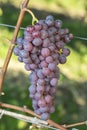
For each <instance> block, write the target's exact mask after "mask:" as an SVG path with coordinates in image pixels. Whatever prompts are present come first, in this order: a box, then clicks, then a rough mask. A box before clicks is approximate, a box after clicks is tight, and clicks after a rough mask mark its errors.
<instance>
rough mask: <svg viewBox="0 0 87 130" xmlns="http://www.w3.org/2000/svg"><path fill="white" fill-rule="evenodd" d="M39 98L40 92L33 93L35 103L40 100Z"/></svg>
mask: <svg viewBox="0 0 87 130" xmlns="http://www.w3.org/2000/svg"><path fill="white" fill-rule="evenodd" d="M41 96H42V94H41V93H40V92H36V93H35V100H37V101H38V100H40V99H41Z"/></svg>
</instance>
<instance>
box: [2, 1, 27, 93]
mask: <svg viewBox="0 0 87 130" xmlns="http://www.w3.org/2000/svg"><path fill="white" fill-rule="evenodd" d="M28 2H29V0H25V1H24V2H23V4H22V5H21V11H20V15H19V18H18V21H17V24H16V28H15V30H14V34H13V38H12V40H11V43H12V44H10V47H9V49H8V53H7V56H6V58H5V61H4V64H3V67H2V69H1V70H0V95H2V85H3V81H4V77H5V74H6V71H7V67H8V64H9V62H10V59H11V56H12V52H13V49H14V46H15V42H16V38H17V35H18V32H19V30H20V26H21V23H22V20H23V17H24V14H25V10H24V9H25V8H26V7H27V5H28Z"/></svg>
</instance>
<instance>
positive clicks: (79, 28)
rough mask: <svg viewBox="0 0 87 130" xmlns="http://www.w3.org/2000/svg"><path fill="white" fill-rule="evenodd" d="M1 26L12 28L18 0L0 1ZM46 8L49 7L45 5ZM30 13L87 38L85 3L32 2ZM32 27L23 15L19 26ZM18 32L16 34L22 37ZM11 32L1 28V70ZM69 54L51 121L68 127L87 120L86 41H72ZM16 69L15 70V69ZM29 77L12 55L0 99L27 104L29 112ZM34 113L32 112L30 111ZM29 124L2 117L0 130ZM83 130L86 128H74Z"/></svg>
mask: <svg viewBox="0 0 87 130" xmlns="http://www.w3.org/2000/svg"><path fill="white" fill-rule="evenodd" d="M0 2H1V3H0V23H7V24H12V25H15V24H16V21H17V18H18V15H19V3H21V0H19V1H14V3H13V2H12V0H9V2H8V0H1V1H0ZM48 5H49V6H48ZM30 7H31V10H32V11H33V12H34V14H35V15H36V17H37V18H38V19H40V18H45V17H46V16H47V15H48V14H52V15H53V16H54V17H55V19H57V18H59V19H61V20H62V21H63V27H68V28H69V29H70V32H72V33H73V34H74V35H77V36H82V37H86V34H87V19H86V18H87V17H86V1H85V0H83V1H82V0H79V1H77V2H76V1H75V0H71V1H69V0H67V1H66V0H62V1H60V0H54V1H53V0H48V1H47V0H43V1H41V0H37V1H35V0H32V1H30ZM28 24H31V16H30V15H29V14H26V15H25V18H24V20H23V23H22V26H23V27H25V26H26V25H28ZM22 33H23V32H22V31H21V30H20V33H19V35H22ZM12 35H13V29H9V28H6V27H0V67H1V66H2V65H3V61H4V58H5V56H6V53H7V50H8V47H9V40H10V39H11V38H12ZM68 47H69V48H70V49H71V55H70V56H69V57H68V60H67V63H66V64H65V65H61V66H60V71H61V76H60V81H59V85H58V86H57V91H56V94H55V108H56V111H55V112H54V114H52V115H51V119H52V120H54V121H55V122H58V123H60V124H69V123H75V122H79V121H84V120H86V119H87V72H86V69H87V42H86V41H81V40H77V39H73V40H72V42H70V43H69V44H68ZM15 66H16V67H15ZM29 85H30V83H29V74H28V73H27V72H25V70H24V67H23V64H21V63H19V62H18V61H17V58H16V57H15V56H14V55H13V56H12V60H11V61H10V64H9V68H8V71H7V74H6V76H5V81H4V85H3V91H4V92H5V95H4V96H2V97H0V100H1V101H2V102H6V103H11V104H14V105H19V106H23V105H26V106H28V108H30V109H32V106H31V100H30V99H29V96H28V95H29V93H28V87H29ZM32 110H33V109H32ZM28 126H29V124H27V123H24V122H21V121H19V120H16V119H12V118H10V117H6V116H4V117H3V118H2V119H1V120H0V130H7V129H9V130H25V129H26V130H27V129H28ZM77 128H78V129H79V130H86V129H87V127H86V126H82V127H77Z"/></svg>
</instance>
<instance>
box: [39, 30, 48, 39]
mask: <svg viewBox="0 0 87 130" xmlns="http://www.w3.org/2000/svg"><path fill="white" fill-rule="evenodd" d="M47 37H48V32H47V31H46V30H41V39H46V38H47Z"/></svg>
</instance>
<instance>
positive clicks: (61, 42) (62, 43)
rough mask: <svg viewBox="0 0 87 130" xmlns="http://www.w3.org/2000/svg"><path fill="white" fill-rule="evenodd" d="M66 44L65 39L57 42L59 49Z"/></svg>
mask: <svg viewBox="0 0 87 130" xmlns="http://www.w3.org/2000/svg"><path fill="white" fill-rule="evenodd" d="M64 45H65V43H64V42H63V41H59V42H56V46H57V47H58V48H59V49H61V48H63V47H64Z"/></svg>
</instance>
